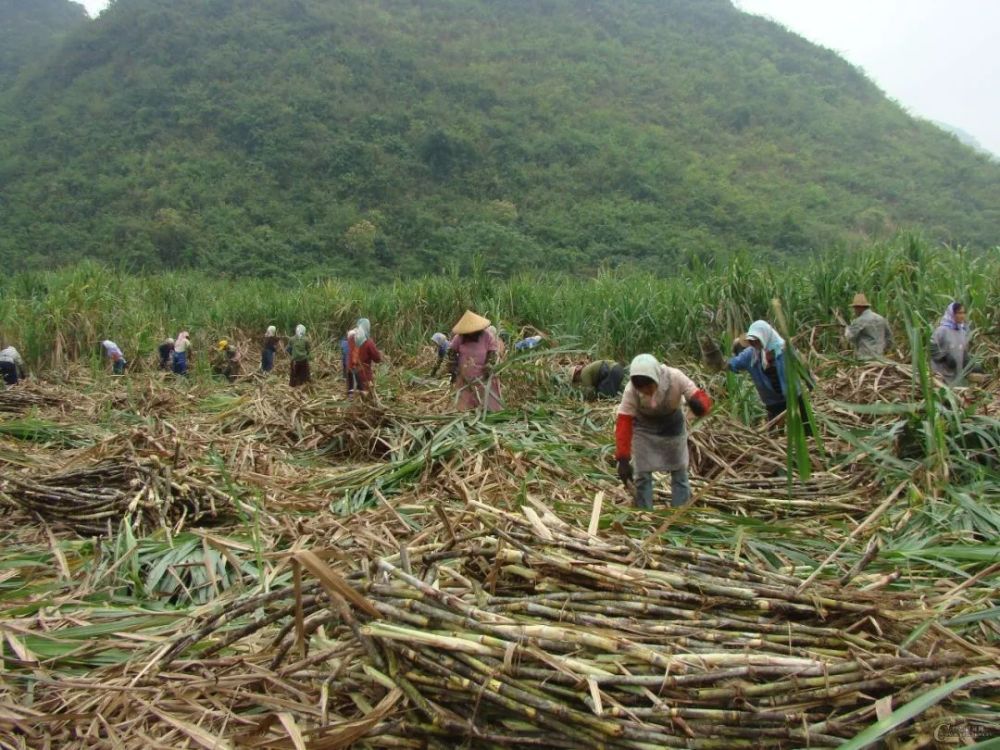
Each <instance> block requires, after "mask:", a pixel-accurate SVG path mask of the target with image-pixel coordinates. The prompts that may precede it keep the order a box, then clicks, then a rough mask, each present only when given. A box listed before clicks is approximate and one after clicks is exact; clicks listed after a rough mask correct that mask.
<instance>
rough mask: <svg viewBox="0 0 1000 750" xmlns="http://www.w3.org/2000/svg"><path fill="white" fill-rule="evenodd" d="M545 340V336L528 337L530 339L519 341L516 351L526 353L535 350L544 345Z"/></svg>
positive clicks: (515, 346) (515, 347)
mask: <svg viewBox="0 0 1000 750" xmlns="http://www.w3.org/2000/svg"><path fill="white" fill-rule="evenodd" d="M543 338H545V337H544V336H528V338H526V339H521V340H520V341H518V342H517V343H515V344H514V349H515V350H516V351H519V352H526V351H528V350H530V349H534V348H535V347H537V346H538V345H539V344H540V343H542V339H543Z"/></svg>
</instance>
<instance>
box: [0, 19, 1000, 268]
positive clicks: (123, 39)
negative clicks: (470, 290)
mask: <svg viewBox="0 0 1000 750" xmlns="http://www.w3.org/2000/svg"><path fill="white" fill-rule="evenodd" d="M0 123H2V124H4V127H3V135H2V136H0V262H2V263H3V265H4V267H5V268H37V267H43V266H48V265H51V264H53V263H66V262H70V261H73V260H76V259H78V258H81V257H94V258H100V259H104V260H111V261H114V262H121V263H123V264H125V265H127V266H128V267H131V268H150V269H155V268H173V267H182V266H198V267H203V268H209V269H212V270H215V271H219V272H224V273H234V274H248V273H254V274H269V273H285V272H288V271H294V270H299V269H312V268H322V269H326V270H329V271H332V272H346V271H351V272H352V273H355V274H364V275H366V276H374V275H377V274H379V273H382V272H383V270H384V272H387V273H392V274H395V273H402V274H412V273H422V272H434V271H436V270H438V269H440V268H443V267H448V266H450V265H451V264H452V263H455V262H457V263H459V264H465V265H468V264H470V263H472V262H473V260H474V258H475V257H477V256H479V257H481V258H482V259H483V263H485V264H486V267H487V268H488V269H494V270H497V271H500V272H507V271H513V270H520V269H530V268H560V269H572V270H579V271H586V270H588V269H592V268H594V267H596V266H598V265H599V264H602V263H611V264H617V263H620V262H628V261H631V262H637V263H639V264H641V266H642V267H644V268H647V269H649V270H650V271H652V272H669V271H670V268H671V266H672V264H673V263H675V262H677V261H678V260H683V261H686V260H687V259H688V258H689V256H692V255H697V256H707V255H711V254H714V253H716V252H723V251H726V250H728V249H731V248H734V247H749V248H751V249H755V250H761V251H766V252H769V253H781V252H788V253H800V252H807V251H809V250H810V249H812V248H814V247H818V246H825V245H829V244H833V243H840V242H849V241H852V240H854V239H857V238H859V237H862V236H872V235H880V234H885V233H889V232H892V231H893V230H894V229H895V228H897V227H907V228H920V229H922V230H923V231H924V232H926V234H927V235H928V236H929V237H930V238H931V239H935V240H947V241H953V242H961V243H968V244H971V245H978V246H992V245H995V244H996V243H997V241H998V237H1000V165H998V164H996V163H993V162H991V161H990V160H989V159H987V158H986V157H983V156H981V155H978V154H976V153H974V152H973V151H972V150H971V149H969V148H967V147H965V146H962V145H961V144H959V143H958V142H957V141H956V140H955V139H954V138H952V137H950V136H948V135H946V134H944V133H942V132H941V131H939V130H938V129H937V128H935V127H934V126H933V125H931V124H929V123H926V122H921V121H917V120H915V119H913V118H911V117H909V116H908V115H907V114H906V113H905V112H904V111H903V110H902V109H901V108H900V107H899V106H897V105H896V104H894V103H892V102H891V101H889V100H888V99H887V98H886V97H885V96H884V95H883V94H882V93H881V92H880V91H879V90H878V89H877V88H876V87H875V86H874V85H873V84H872V83H871V82H869V81H868V80H867V79H865V78H864V76H863V75H862V74H861V73H860V72H859V71H858V70H856V69H854V68H853V67H851V66H850V65H848V64H847V63H846V62H844V61H843V60H841V59H840V58H839V57H837V56H836V55H835V54H834V53H832V52H829V51H826V50H823V49H821V48H818V47H816V46H814V45H812V44H809V43H807V42H805V41H804V40H802V39H801V38H799V37H797V36H795V35H792V34H790V33H788V32H787V31H785V30H783V29H782V28H780V27H778V26H777V25H775V24H772V23H770V22H768V21H765V20H762V19H760V18H756V17H752V16H748V15H745V14H743V13H741V12H739V11H737V10H736V9H735V8H733V7H732V5H731V4H730V3H729V2H728V1H727V0H282V1H281V2H274V1H273V0H117V1H116V2H115V3H114V4H113V5H112V6H111V7H110V9H109V10H108V11H106V12H105V13H103V14H102V15H101V17H100V18H99V19H97V20H95V21H93V22H90V23H88V24H86V25H85V27H82V28H80V29H79V30H77V31H76V32H74V33H73V34H72V35H71V36H70V38H68V39H67V40H66V42H65V43H64V44H63V46H62V47H61V48H60V50H59V51H58V54H56V55H54V56H53V57H51V58H50V59H49V60H48V61H47V62H46V64H45V65H44V66H43V67H42V68H40V69H38V68H35V69H32V70H30V71H25V72H24V73H23V74H22V75H21V77H20V78H19V79H18V81H17V83H16V85H14V86H13V87H12V88H11V90H10V91H9V93H8V94H7V95H6V96H5V97H3V99H2V100H0Z"/></svg>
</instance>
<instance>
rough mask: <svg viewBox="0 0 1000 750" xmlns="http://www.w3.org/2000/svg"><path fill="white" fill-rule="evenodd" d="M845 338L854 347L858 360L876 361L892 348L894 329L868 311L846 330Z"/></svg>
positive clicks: (852, 322)
mask: <svg viewBox="0 0 1000 750" xmlns="http://www.w3.org/2000/svg"><path fill="white" fill-rule="evenodd" d="M844 338H846V339H847V340H848V342H850V344H851V346H853V347H854V352H855V354H856V355H857V357H858V359H874V358H877V357H882V356H884V355H885V353H886V351H887V350H888V349H891V348H892V329H891V328H890V327H889V323H888V322H887V321H886V319H885V318H883V317H882V316H881V315H879V314H878V313H876V312H872V310H871V309H866V310H865V311H864V312H863V313H861V314H860V315H859V316H858V317H856V318H855V319H854V320H852V321H851V324H850V325H849V326H847V328H845V329H844Z"/></svg>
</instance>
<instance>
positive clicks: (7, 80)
mask: <svg viewBox="0 0 1000 750" xmlns="http://www.w3.org/2000/svg"><path fill="white" fill-rule="evenodd" d="M88 18H89V16H88V15H87V11H86V9H84V7H83V6H82V5H80V4H79V3H72V2H69V0H0V89H2V88H4V87H5V86H9V85H10V84H11V83H12V82H13V81H14V79H15V78H16V77H17V74H18V73H19V72H20V71H21V69H22V68H24V67H25V66H26V65H28V64H30V63H32V62H38V61H40V60H42V59H43V58H44V57H45V56H46V55H48V54H50V53H51V52H52V51H53V50H54V49H55V48H56V47H57V46H58V44H59V42H60V41H61V40H62V38H63V37H64V36H65V35H66V33H67V32H69V31H72V30H73V29H75V28H77V27H79V26H82V25H83V24H84V23H86V22H87V20H88Z"/></svg>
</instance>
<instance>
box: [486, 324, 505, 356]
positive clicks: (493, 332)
mask: <svg viewBox="0 0 1000 750" xmlns="http://www.w3.org/2000/svg"><path fill="white" fill-rule="evenodd" d="M486 331H487V332H488V333H489V334H490V336H492V337H493V340H494V341H496V342H497V359H498V360H501V359H503V358H504V357H506V356H507V342H506V341H504V340H503V339H502V338H501V337H500V333H499V331H497V327H496V326H490V327H489V328H487V329H486Z"/></svg>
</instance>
